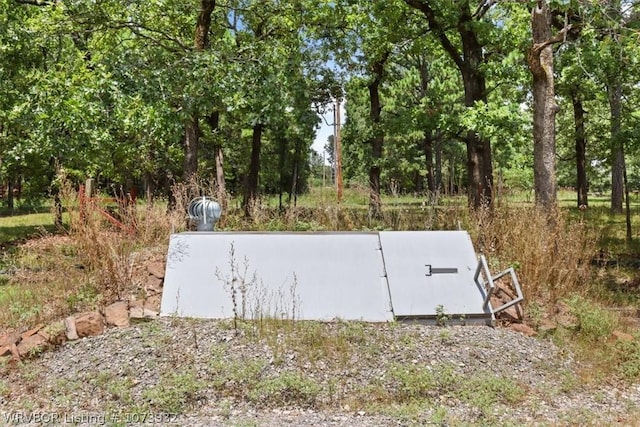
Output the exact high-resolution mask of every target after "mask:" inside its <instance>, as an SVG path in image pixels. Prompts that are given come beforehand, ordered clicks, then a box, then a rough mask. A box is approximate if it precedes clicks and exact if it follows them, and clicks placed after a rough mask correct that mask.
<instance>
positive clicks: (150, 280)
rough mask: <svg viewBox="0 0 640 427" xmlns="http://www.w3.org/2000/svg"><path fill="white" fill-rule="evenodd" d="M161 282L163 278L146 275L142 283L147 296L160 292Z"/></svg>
mask: <svg viewBox="0 0 640 427" xmlns="http://www.w3.org/2000/svg"><path fill="white" fill-rule="evenodd" d="M163 282H164V281H163V279H159V278H157V277H155V276H148V277H147V281H146V282H145V284H144V290H145V292H146V294H147V296H152V295H157V294H161V293H162V284H163Z"/></svg>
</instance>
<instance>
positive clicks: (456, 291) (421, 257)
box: [380, 231, 491, 318]
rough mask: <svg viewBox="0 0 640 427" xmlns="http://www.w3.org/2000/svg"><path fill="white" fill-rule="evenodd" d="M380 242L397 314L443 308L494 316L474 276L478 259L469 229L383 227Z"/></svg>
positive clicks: (427, 314)
mask: <svg viewBox="0 0 640 427" xmlns="http://www.w3.org/2000/svg"><path fill="white" fill-rule="evenodd" d="M380 242H381V245H382V251H383V256H384V261H385V267H386V271H387V280H388V281H389V289H390V292H391V303H392V305H393V311H394V313H395V315H396V317H398V318H402V317H431V316H437V315H438V310H437V307H438V306H442V309H443V310H444V313H446V314H449V315H455V314H458V315H470V316H471V315H472V316H484V315H489V316H490V314H491V313H490V311H489V309H484V308H483V307H482V306H483V298H482V294H481V292H480V291H479V289H478V286H477V285H476V283H475V281H474V278H473V276H474V273H475V269H476V266H477V264H478V260H477V258H476V254H475V251H474V249H473V244H472V242H471V238H470V237H469V234H468V233H467V232H465V231H412V232H403V231H382V232H380ZM429 269H431V270H432V274H431V275H429ZM453 270H456V271H457V273H451V272H450V271H453ZM448 271H449V272H448Z"/></svg>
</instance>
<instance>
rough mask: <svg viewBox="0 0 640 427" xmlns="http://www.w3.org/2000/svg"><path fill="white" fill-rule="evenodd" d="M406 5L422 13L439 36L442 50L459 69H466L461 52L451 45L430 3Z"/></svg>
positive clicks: (407, 0)
mask: <svg viewBox="0 0 640 427" xmlns="http://www.w3.org/2000/svg"><path fill="white" fill-rule="evenodd" d="M404 1H405V3H406V4H407V5H409V6H411V7H413V8H414V9H417V10H419V11H420V12H422V13H423V14H424V15H425V16H426V18H427V21H428V22H429V28H430V29H431V30H432V31H433V32H434V33H435V34H436V35H437V36H438V39H439V40H440V43H441V44H442V48H443V49H444V50H445V52H447V54H448V55H449V56H450V57H451V59H452V60H453V62H455V63H456V65H457V66H458V68H460V69H462V68H463V67H464V61H463V59H462V57H461V55H460V52H459V51H458V49H456V47H455V46H454V45H453V43H451V40H449V38H448V37H447V35H446V34H445V32H444V28H443V27H442V25H440V23H439V22H438V20H437V19H436V15H435V13H434V11H433V9H431V6H430V5H429V4H428V3H424V2H423V1H421V0H404Z"/></svg>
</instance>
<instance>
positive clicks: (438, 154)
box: [435, 137, 443, 191]
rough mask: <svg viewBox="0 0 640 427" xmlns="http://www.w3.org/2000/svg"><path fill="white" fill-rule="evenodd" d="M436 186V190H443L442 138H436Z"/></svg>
mask: <svg viewBox="0 0 640 427" xmlns="http://www.w3.org/2000/svg"><path fill="white" fill-rule="evenodd" d="M435 173H436V176H435V188H436V191H440V190H442V188H443V186H442V140H441V139H440V138H439V137H437V138H436V170H435Z"/></svg>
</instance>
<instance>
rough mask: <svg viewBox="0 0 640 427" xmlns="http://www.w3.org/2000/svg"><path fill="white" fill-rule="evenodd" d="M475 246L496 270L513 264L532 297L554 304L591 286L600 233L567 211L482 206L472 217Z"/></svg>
mask: <svg viewBox="0 0 640 427" xmlns="http://www.w3.org/2000/svg"><path fill="white" fill-rule="evenodd" d="M468 224H469V229H470V232H471V234H472V236H473V237H474V239H475V243H476V250H477V251H478V252H482V253H484V254H485V255H486V256H487V258H488V259H489V261H490V262H492V267H493V268H494V269H495V270H496V271H497V270H501V269H503V268H505V267H508V266H514V267H515V269H516V271H517V274H518V277H519V279H520V282H521V285H522V288H523V293H524V294H525V298H526V300H528V301H536V302H537V303H538V304H541V305H545V304H553V303H555V302H557V301H559V300H561V299H563V298H566V297H568V296H570V295H574V294H576V293H578V294H582V293H585V292H586V291H587V290H588V287H589V284H590V281H591V279H592V276H593V271H592V268H591V263H590V262H591V259H592V258H593V257H594V256H595V254H596V243H597V235H596V234H595V232H594V231H593V229H592V228H590V227H588V226H587V224H585V223H584V222H581V221H575V220H573V221H572V220H571V219H570V218H569V217H568V215H567V214H566V213H564V212H563V211H560V210H558V211H555V212H545V211H543V210H542V209H539V208H535V207H533V206H529V207H513V206H512V207H504V208H496V209H494V210H493V211H490V210H488V209H479V210H477V211H475V212H473V213H472V214H471V216H470V218H469V222H468Z"/></svg>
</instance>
